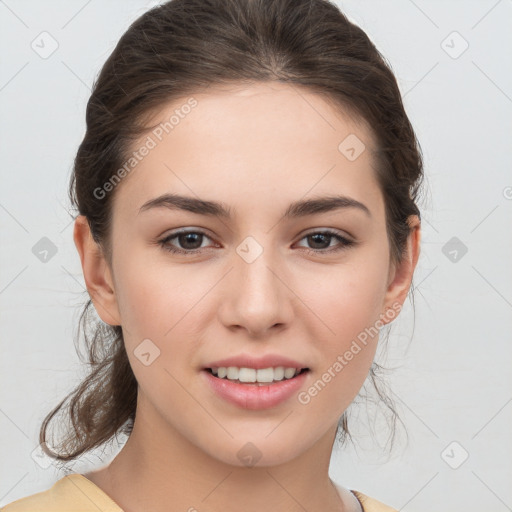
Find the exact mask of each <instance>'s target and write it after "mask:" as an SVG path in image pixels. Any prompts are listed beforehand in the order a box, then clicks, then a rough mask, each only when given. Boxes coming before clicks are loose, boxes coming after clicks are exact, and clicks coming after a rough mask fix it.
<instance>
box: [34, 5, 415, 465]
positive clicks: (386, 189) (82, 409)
mask: <svg viewBox="0 0 512 512" xmlns="http://www.w3.org/2000/svg"><path fill="white" fill-rule="evenodd" d="M263 81H277V82H281V83H286V84H290V85H292V86H294V87H303V88H305V89H307V90H310V91H313V92H316V93H318V94H322V95H323V96H324V97H325V98H326V99H329V100H330V101H331V102H332V104H333V105H335V106H336V105H337V106H339V107H340V108H343V109H345V110H346V111H347V112H351V113H352V114H355V115H356V116H357V117H358V118H359V119H360V120H362V121H363V122H366V123H367V124H368V126H370V127H371V130H372V132H373V134H374V135H375V137H376V141H377V152H376V166H375V167H376V173H377V178H378V182H379V185H380V187H381V190H382V193H383V197H384V200H385V213H386V227H387V234H388V239H389V241H390V252H391V254H390V257H391V259H392V261H393V262H400V261H401V260H402V258H403V256H404V251H405V249H406V241H407V237H408V235H409V233H410V227H409V225H408V223H407V219H408V217H409V216H410V215H418V216H419V215H420V212H419V209H418V207H417V206H416V200H417V196H418V192H419V190H420V183H421V180H422V178H423V170H422V168H423V165H422V157H421V150H420V147H419V144H418V142H417V139H416V136H415V133H414V131H413V128H412V126H411V124H410V122H409V119H408V117H407V115H406V113H405V110H404V106H403V104H402V99H401V96H400V92H399V88H398V86H397V82H396V79H395V77H394V74H393V72H392V71H391V69H390V66H389V65H388V64H387V63H386V61H385V59H384V58H383V56H382V55H381V54H380V53H379V51H378V50H377V49H376V47H375V46H374V44H373V43H372V42H371V41H370V39H369V38H368V36H367V35H366V34H365V32H364V31H363V30H361V29H360V28H359V27H358V26H356V25H354V24H353V23H351V22H350V21H349V20H348V19H347V18H346V17H345V15H344V14H343V13H342V12H340V10H339V9H338V7H337V6H336V5H334V4H333V3H331V2H329V1H327V0H171V1H169V2H167V3H165V4H162V5H160V6H157V7H155V8H153V9H151V10H149V11H147V12H146V13H145V14H143V15H142V16H141V17H140V18H138V19H137V20H136V21H135V22H134V23H132V25H131V26H130V27H129V29H128V30H127V31H126V32H125V33H124V35H123V36H122V37H121V39H120V40H119V42H118V44H117V45H116V47H115V49H114V50H113V52H112V54H111V55H110V56H109V58H108V59H107V61H106V62H105V64H104V65H103V68H102V69H101V72H100V74H99V76H98V78H97V80H96V81H95V83H94V86H93V90H92V94H91V97H90V99H89V101H88V103H87V112H86V120H87V130H86V133H85V136H84V139H83V141H82V143H81V144H80V147H79V148H78V152H77V154H76V158H75V161H74V169H73V173H72V176H71V180H70V186H69V196H70V200H71V203H72V205H73V206H74V207H75V208H77V210H78V212H79V214H80V215H85V216H86V217H87V219H88V222H89V226H90V229H91V232H92V236H93V238H94V240H95V241H96V242H97V243H98V245H99V246H100V247H101V248H102V250H103V251H104V254H105V256H106V258H107V261H108V262H109V263H111V249H110V246H109V240H110V232H109V230H110V227H111V222H110V221H111V213H112V198H113V195H114V193H115V190H114V191H113V192H112V193H109V194H107V195H106V196H105V197H102V196H100V195H99V194H95V193H94V191H95V190H96V189H97V188H98V187H102V186H103V185H104V184H105V183H106V182H108V181H109V179H111V177H112V176H113V175H114V173H115V172H116V170H118V169H119V168H120V167H121V166H122V165H123V162H126V161H127V159H128V158H129V155H130V150H132V151H133V147H132V145H133V143H134V141H136V140H137V138H138V137H139V136H140V135H141V134H142V133H144V132H145V131H147V130H148V126H147V125H146V122H145V121H146V120H148V119H150V118H151V114H153V113H155V112H157V111H158V109H160V108H162V106H164V105H165V104H168V103H169V102H170V101H172V100H173V99H177V98H179V97H183V96H185V95H189V94H192V93H195V92H200V91H204V90H205V89H206V88H207V87H209V86H212V85H216V84H244V83H247V84H249V83H251V82H252V83H254V82H263ZM91 305H92V301H91V300H90V299H89V300H88V302H87V304H86V305H85V308H84V310H83V311H82V314H81V316H80V321H79V329H80V330H81V332H82V333H83V335H84V337H85V341H86V344H87V349H88V364H89V365H90V368H91V369H90V373H89V375H88V376H87V378H86V379H85V380H84V381H83V382H82V383H81V384H80V385H79V386H78V387H77V388H76V389H74V390H73V391H72V392H71V393H70V394H69V395H68V396H67V397H66V398H64V399H63V400H62V401H61V402H60V403H59V404H58V405H57V406H56V407H55V408H54V409H53V410H52V411H51V412H50V413H49V414H48V415H47V416H46V418H45V419H44V421H43V424H42V426H41V429H40V438H39V440H40V443H41V445H42V448H43V450H44V451H45V452H46V453H47V454H48V455H50V456H52V457H54V458H56V459H57V460H59V461H70V460H72V459H75V458H77V457H78V456H80V455H81V454H83V453H84V452H87V451H89V450H92V449H93V448H96V447H99V446H101V445H103V444H104V443H106V442H108V441H110V440H112V438H113V437H114V436H117V434H118V433H123V434H127V435H129V434H130V433H131V431H132V428H133V423H134V419H135V413H136V403H137V381H136V379H135V376H134V374H133V371H132V369H131V366H130V363H129V360H128V357H127V354H126V351H125V347H124V341H123V331H122V327H121V326H110V325H106V324H104V323H102V322H101V321H98V319H97V318H92V319H91V318H90V317H89V313H90V312H91V311H90V310H91V309H92V311H93V312H94V308H91ZM91 333H92V334H91ZM381 368H382V367H380V366H379V365H378V364H377V363H374V364H373V365H372V368H371V370H370V374H369V377H370V379H369V381H370V382H373V384H374V385H375V388H376V389H377V391H378V395H379V397H380V398H379V399H380V400H382V401H383V403H384V404H385V405H386V407H388V408H389V410H390V411H391V412H392V413H393V427H394V424H395V422H396V418H397V417H398V416H397V414H396V412H395V409H394V407H393V402H392V401H391V400H390V398H389V397H388V396H387V395H386V394H384V393H383V392H382V391H380V390H379V389H378V388H377V386H376V376H377V373H378V370H379V369H381ZM68 399H70V403H69V406H68V414H69V419H70V420H71V424H72V428H69V429H68V430H67V431H66V432H65V436H64V437H63V438H62V439H61V441H60V443H59V445H57V448H52V449H51V450H50V448H49V447H48V446H47V441H46V439H47V427H48V424H49V422H50V421H51V420H52V418H53V417H54V416H55V414H56V413H57V412H59V411H60V410H61V409H62V407H63V404H64V403H65V402H66V400H68ZM338 434H339V436H338V437H339V439H340V440H341V441H342V442H344V441H345V439H346V437H347V436H348V437H350V433H349V429H348V422H347V411H345V413H344V414H343V416H342V417H341V419H340V422H339V428H338ZM393 436H394V428H393Z"/></svg>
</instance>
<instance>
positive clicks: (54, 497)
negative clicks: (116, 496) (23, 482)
mask: <svg viewBox="0 0 512 512" xmlns="http://www.w3.org/2000/svg"><path fill="white" fill-rule="evenodd" d="M70 510H72V511H73V512H98V510H101V511H102V512H122V510H121V509H120V508H119V507H118V506H117V505H116V504H115V503H114V502H113V501H112V500H111V499H110V498H109V497H108V496H107V495H106V494H104V493H103V491H101V489H99V488H98V487H96V485H94V484H93V483H92V482H91V481H90V480H88V479H87V478H85V477H84V476H82V475H80V474H78V473H74V474H71V475H67V476H65V477H63V478H61V479H60V480H58V481H57V482H55V484H53V486H52V487H51V488H50V489H48V490H46V491H42V492H38V493H36V494H31V495H30V496H26V497H25V498H20V499H18V500H16V501H13V502H12V503H9V504H7V505H5V506H4V507H2V508H0V512H69V511H70Z"/></svg>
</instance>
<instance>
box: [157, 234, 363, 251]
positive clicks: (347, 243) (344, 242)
mask: <svg viewBox="0 0 512 512" xmlns="http://www.w3.org/2000/svg"><path fill="white" fill-rule="evenodd" d="M185 234H195V235H202V236H205V237H207V238H210V237H209V236H208V235H207V234H206V233H204V232H203V231H178V232H176V233H173V234H171V235H169V236H166V237H165V238H163V239H161V240H158V242H157V243H158V245H160V246H161V247H162V249H164V250H165V251H168V252H171V253H174V254H184V255H188V256H190V255H194V254H196V253H198V252H201V250H202V249H191V250H185V249H177V248H176V247H173V246H172V245H169V242H170V241H171V240H173V239H174V238H177V237H179V236H180V235H185ZM313 235H328V236H330V237H333V238H335V239H336V240H338V241H339V242H341V244H340V245H338V246H335V247H334V248H330V249H309V248H307V247H304V248H303V249H305V251H306V252H307V253H308V254H313V255H315V256H317V255H318V254H322V253H323V254H325V253H327V254H331V253H335V252H339V251H343V250H344V249H348V248H349V247H351V246H353V245H356V243H357V242H355V241H353V240H349V239H348V238H345V237H344V236H341V235H340V234H338V233H337V232H336V231H332V230H329V229H326V230H324V231H313V232H312V233H308V234H307V235H305V236H304V237H302V238H301V239H300V240H299V241H302V240H304V238H307V237H309V236H313ZM203 249H204V248H203Z"/></svg>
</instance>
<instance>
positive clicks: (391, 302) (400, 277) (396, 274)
mask: <svg viewBox="0 0 512 512" xmlns="http://www.w3.org/2000/svg"><path fill="white" fill-rule="evenodd" d="M408 223H409V226H410V228H411V231H410V233H409V236H408V238H407V252H406V254H405V255H404V258H403V260H402V262H401V263H400V264H397V266H395V267H394V268H393V269H392V272H390V281H389V282H388V288H387V291H386V296H385V299H384V309H385V310H386V311H387V310H389V309H393V310H396V309H397V308H400V309H401V307H402V306H403V304H404V302H405V299H406V297H407V294H408V293H409V289H410V286H411V283H412V278H413V274H414V269H415V268H416V264H417V263H418V259H419V256H420V242H421V223H420V219H419V217H418V216H417V215H411V216H410V217H409V219H408ZM385 323H388V322H386V321H385Z"/></svg>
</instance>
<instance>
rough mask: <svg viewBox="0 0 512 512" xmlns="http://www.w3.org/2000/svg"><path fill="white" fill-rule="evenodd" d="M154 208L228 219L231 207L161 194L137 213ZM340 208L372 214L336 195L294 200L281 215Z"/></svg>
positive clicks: (312, 213)
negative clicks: (354, 209)
mask: <svg viewBox="0 0 512 512" xmlns="http://www.w3.org/2000/svg"><path fill="white" fill-rule="evenodd" d="M154 208H168V209H171V210H185V211H188V212H192V213H197V214H199V215H207V216H209V217H219V218H223V219H227V220H230V219H231V217H232V210H231V208H229V207H227V206H226V205H225V204H223V203H219V202H216V201H207V200H205V199H198V198H195V197H187V196H182V195H178V194H162V195H161V196H158V197H155V198H154V199H150V200H149V201H147V202H145V203H144V204H143V205H142V206H141V207H140V208H139V213H142V212H144V211H147V210H151V209H154ZM340 208H356V209H359V210H361V211H363V212H365V213H366V215H367V216H368V217H371V216H372V214H371V213H370V210H369V209H368V207H367V206H366V205H364V204H363V203H361V202H359V201H357V200H355V199H353V198H351V197H347V196H339V195H337V196H324V197H317V198H312V199H303V200H299V201H295V202H293V203H291V204H290V205H289V206H288V208H287V209H286V211H285V213H284V214H283V217H284V218H289V219H293V218H299V217H306V216H307V215H314V214H318V213H325V212H330V211H333V210H338V209H340Z"/></svg>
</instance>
